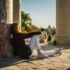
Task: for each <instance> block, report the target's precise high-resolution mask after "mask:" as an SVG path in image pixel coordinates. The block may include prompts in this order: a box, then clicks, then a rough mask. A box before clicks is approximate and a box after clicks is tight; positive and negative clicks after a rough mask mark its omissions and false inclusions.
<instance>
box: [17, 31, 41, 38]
mask: <svg viewBox="0 0 70 70" xmlns="http://www.w3.org/2000/svg"><path fill="white" fill-rule="evenodd" d="M39 34H41V32H30V33H16V35H18V36H20V37H21V38H23V39H25V38H29V37H32V36H33V35H39Z"/></svg>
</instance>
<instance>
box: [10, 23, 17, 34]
mask: <svg viewBox="0 0 70 70" xmlns="http://www.w3.org/2000/svg"><path fill="white" fill-rule="evenodd" d="M10 31H11V33H17V32H18V23H13V24H12V25H11V29H10Z"/></svg>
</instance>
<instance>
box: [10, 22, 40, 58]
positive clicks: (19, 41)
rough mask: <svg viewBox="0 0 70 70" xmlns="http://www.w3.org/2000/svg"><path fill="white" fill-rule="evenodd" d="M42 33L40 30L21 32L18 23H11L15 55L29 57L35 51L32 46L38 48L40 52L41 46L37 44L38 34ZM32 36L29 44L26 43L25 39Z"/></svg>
mask: <svg viewBox="0 0 70 70" xmlns="http://www.w3.org/2000/svg"><path fill="white" fill-rule="evenodd" d="M39 34H41V32H40V31H37V32H31V33H20V32H19V31H18V24H17V23H14V24H12V25H11V39H12V44H13V50H14V55H15V56H20V57H21V58H29V57H30V56H31V54H32V52H33V49H32V48H36V49H37V50H38V53H39V46H37V45H38V44H37V42H39V41H38V40H37V37H36V35H39ZM26 38H31V41H30V44H29V46H28V45H26V44H25V39H26Z"/></svg>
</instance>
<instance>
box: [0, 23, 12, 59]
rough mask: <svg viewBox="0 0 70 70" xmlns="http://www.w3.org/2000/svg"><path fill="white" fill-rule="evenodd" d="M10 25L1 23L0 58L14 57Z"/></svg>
mask: <svg viewBox="0 0 70 70" xmlns="http://www.w3.org/2000/svg"><path fill="white" fill-rule="evenodd" d="M10 35H11V34H10V25H7V24H6V23H3V22H0V58H5V57H11V56H12V46H11V43H10Z"/></svg>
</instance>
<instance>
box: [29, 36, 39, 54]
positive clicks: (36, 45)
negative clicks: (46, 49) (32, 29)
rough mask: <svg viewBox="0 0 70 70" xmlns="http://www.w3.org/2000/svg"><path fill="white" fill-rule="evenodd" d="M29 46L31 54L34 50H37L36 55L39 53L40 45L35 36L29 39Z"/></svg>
mask: <svg viewBox="0 0 70 70" xmlns="http://www.w3.org/2000/svg"><path fill="white" fill-rule="evenodd" d="M29 46H30V48H31V50H32V52H33V51H34V50H37V53H38V54H39V53H40V45H39V38H38V36H37V35H34V36H33V37H31V41H30V43H29Z"/></svg>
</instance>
